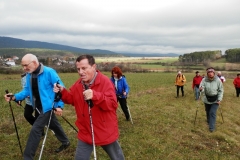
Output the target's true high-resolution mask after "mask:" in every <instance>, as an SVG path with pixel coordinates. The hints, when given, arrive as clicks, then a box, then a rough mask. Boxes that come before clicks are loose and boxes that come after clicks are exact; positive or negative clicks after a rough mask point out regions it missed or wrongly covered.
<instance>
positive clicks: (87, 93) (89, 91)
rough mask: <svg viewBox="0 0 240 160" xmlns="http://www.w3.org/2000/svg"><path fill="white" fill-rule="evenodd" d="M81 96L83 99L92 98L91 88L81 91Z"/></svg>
mask: <svg viewBox="0 0 240 160" xmlns="http://www.w3.org/2000/svg"><path fill="white" fill-rule="evenodd" d="M83 96H84V99H85V100H90V99H92V98H93V90H91V89H87V90H85V91H84V92H83Z"/></svg>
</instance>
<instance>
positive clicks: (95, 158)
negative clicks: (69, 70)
mask: <svg viewBox="0 0 240 160" xmlns="http://www.w3.org/2000/svg"><path fill="white" fill-rule="evenodd" d="M84 87H85V90H87V89H88V86H87V85H84ZM87 103H88V113H89V119H90V128H91V132H92V143H93V155H94V160H97V154H96V147H95V140H94V131H93V123H92V110H91V108H92V107H93V106H91V103H92V102H91V100H87Z"/></svg>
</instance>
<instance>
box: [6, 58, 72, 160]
mask: <svg viewBox="0 0 240 160" xmlns="http://www.w3.org/2000/svg"><path fill="white" fill-rule="evenodd" d="M21 64H22V67H23V69H24V71H25V72H28V74H27V75H26V85H25V86H24V88H23V90H22V91H20V92H19V93H16V94H14V95H13V96H11V97H8V96H7V95H5V99H6V101H10V100H14V101H20V100H24V99H25V98H26V97H28V96H29V97H30V101H31V103H32V105H33V107H34V109H35V108H38V109H39V110H40V115H39V116H38V117H37V119H36V120H35V122H34V123H33V126H32V129H31V131H30V134H29V137H28V141H27V144H26V148H25V150H24V154H23V156H24V160H33V159H34V156H35V152H36V150H37V148H38V145H39V143H40V140H41V136H42V131H43V130H44V127H45V125H47V124H48V121H49V118H50V114H51V110H52V109H53V107H54V112H55V114H57V115H59V116H61V115H62V108H63V105H64V103H63V102H62V101H61V100H60V101H58V102H54V98H55V93H54V92H53V86H54V83H57V82H59V83H60V84H62V85H63V83H62V81H61V79H60V78H59V76H58V75H57V73H56V71H55V70H53V69H52V68H49V67H46V66H43V64H41V63H39V61H38V59H37V57H36V56H35V55H33V54H26V55H25V56H24V57H23V58H22V61H21ZM53 104H54V106H53ZM55 114H52V118H51V123H50V127H49V128H50V129H51V130H53V131H54V132H55V135H56V137H57V139H58V140H59V141H60V142H61V143H62V145H61V146H60V147H59V148H58V149H56V150H55V152H57V153H58V152H61V151H62V150H64V149H66V148H67V147H68V146H69V145H70V142H69V140H68V138H67V136H66V134H65V133H64V131H63V129H62V127H61V125H60V123H59V122H58V120H57V118H56V116H55Z"/></svg>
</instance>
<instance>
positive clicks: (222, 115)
mask: <svg viewBox="0 0 240 160" xmlns="http://www.w3.org/2000/svg"><path fill="white" fill-rule="evenodd" d="M219 108H220V112H221V116H222V121H223V123H224V120H223V114H222V108H221V106H220V105H219Z"/></svg>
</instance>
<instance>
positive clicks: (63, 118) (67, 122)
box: [61, 116, 78, 133]
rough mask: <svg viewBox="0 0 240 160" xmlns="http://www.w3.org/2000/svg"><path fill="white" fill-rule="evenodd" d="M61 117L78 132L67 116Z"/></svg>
mask: <svg viewBox="0 0 240 160" xmlns="http://www.w3.org/2000/svg"><path fill="white" fill-rule="evenodd" d="M61 117H62V118H63V119H64V120H65V121H66V122H67V123H68V124H69V125H70V126H71V127H72V129H74V130H75V131H76V132H77V133H78V131H77V129H76V128H75V127H74V126H73V125H71V123H70V122H69V121H68V120H67V119H66V118H65V117H63V116H61Z"/></svg>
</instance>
